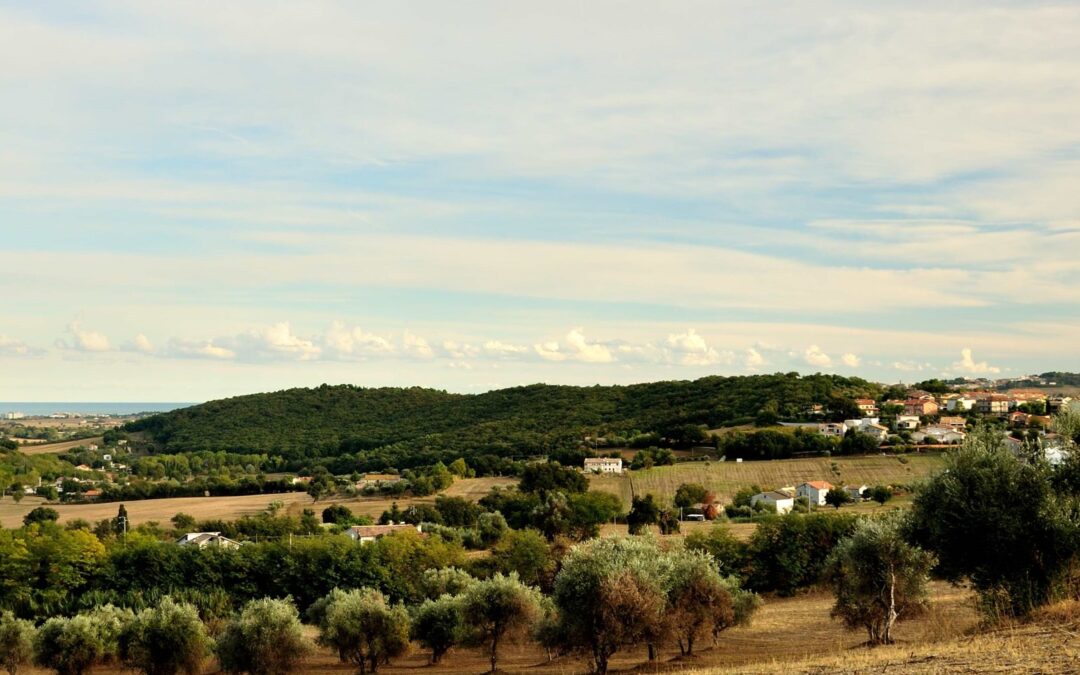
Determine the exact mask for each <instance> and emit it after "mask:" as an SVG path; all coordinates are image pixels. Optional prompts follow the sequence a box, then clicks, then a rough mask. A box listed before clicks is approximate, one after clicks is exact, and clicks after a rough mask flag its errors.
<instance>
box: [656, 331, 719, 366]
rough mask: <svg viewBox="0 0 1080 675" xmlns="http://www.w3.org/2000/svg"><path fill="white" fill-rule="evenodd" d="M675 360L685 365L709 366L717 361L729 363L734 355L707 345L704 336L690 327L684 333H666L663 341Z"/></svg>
mask: <svg viewBox="0 0 1080 675" xmlns="http://www.w3.org/2000/svg"><path fill="white" fill-rule="evenodd" d="M665 344H666V345H667V348H668V349H669V350H670V351H671V352H672V355H673V358H674V360H675V361H676V362H678V363H681V364H683V365H687V366H709V365H713V364H717V363H731V362H732V361H733V360H734V358H735V355H734V354H732V353H731V352H724V353H723V354H721V353H720V352H719V351H717V350H716V349H715V348H714V347H711V346H709V344H708V343H707V342H706V341H705V338H703V337H702V336H700V335H698V334H697V332H696V331H695V330H694V329H693V328H690V329H688V330H687V331H686V332H685V333H673V334H671V335H668V337H667V341H666V342H665Z"/></svg>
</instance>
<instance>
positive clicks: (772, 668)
mask: <svg viewBox="0 0 1080 675" xmlns="http://www.w3.org/2000/svg"><path fill="white" fill-rule="evenodd" d="M933 593H934V601H933V606H932V608H931V610H930V611H929V612H928V613H927V615H926V616H923V617H920V618H918V619H916V620H913V621H910V622H907V623H902V624H900V626H899V628H898V629H897V636H898V640H899V644H898V645H897V646H895V647H889V648H881V649H876V650H868V649H866V648H864V647H862V642H863V640H864V639H865V638H864V637H863V635H862V634H861V633H858V632H851V631H847V630H845V629H844V628H843V627H842V626H841V624H840V623H839V622H837V621H834V620H832V619H830V618H829V609H830V607H831V605H832V598H831V596H829V595H828V594H824V593H811V594H807V595H801V596H797V597H794V598H779V599H774V598H770V599H766V602H765V605H764V606H763V607H762V609H761V610H760V611H759V612H758V614H757V616H756V617H755V620H754V622H753V623H752V624H751V625H750V626H746V627H741V628H734V629H731V630H729V631H726V632H724V633H722V634H721V636H720V638H719V639H718V640H717V641H716V643H715V644H704V645H702V647H701V648H699V649H698V650H697V651H696V653H695V655H694V656H693V657H692V658H687V659H684V658H680V657H679V656H678V654H677V651H676V650H675V649H674V647H669V648H667V649H665V650H662V652H661V655H660V658H659V659H658V661H657V662H655V663H654V664H649V663H648V662H647V656H646V652H645V649H644V647H638V648H634V649H629V650H626V651H623V652H619V653H618V654H616V655H615V657H614V658H613V659H612V664H611V667H612V671H613V672H630V671H643V672H687V671H693V672H702V673H704V672H709V673H744V672H755V673H758V672H760V673H765V672H768V673H775V672H778V671H783V672H788V673H800V672H871V670H870V666H872V667H873V670H872V672H882V670H881V668H880V667H879V664H880V663H882V660H883V659H884V660H889V659H896V658H898V657H902V656H903V655H905V654H909V653H912V652H913V651H914V652H917V653H919V654H933V653H937V652H941V653H942V654H947V653H950V652H951V651H954V650H957V649H958V647H957V645H963V644H965V643H967V642H970V641H972V640H976V641H977V640H982V638H981V637H978V636H976V637H974V638H970V637H963V636H965V635H967V634H968V633H970V632H971V631H972V630H973V629H975V627H976V626H977V617H976V615H975V612H974V610H973V604H972V602H971V595H970V593H968V592H967V591H965V590H962V589H957V588H954V587H952V586H949V585H947V584H943V583H935V584H934V587H933ZM311 634H312V636H314V633H313V632H312V633H311ZM961 638H962V639H961ZM1063 640H1064V639H1063ZM1073 640H1075V637H1074V638H1073ZM986 642H987V643H988V644H989V643H992V642H993V641H992V640H987V641H986ZM1018 644H1019V643H1014V644H1013V646H1012V647H1011V651H1012V654H1013V658H1012V660H1011V661H1007V663H1013V664H1015V663H1017V661H1016V655H1017V654H1018V653H1019V652H1016V651H1015V650H1016V649H1018V648H1019V647H1018ZM1074 644H1075V643H1074ZM1001 651H1005V649H1004V648H1001ZM920 658H925V657H920ZM816 663H823V664H833V665H832V666H826V668H828V667H833V668H836V669H835V670H824V671H822V670H819V669H818V667H817V666H815V665H814V664H816ZM863 663H866V664H867V666H868V667H867V669H866V671H863V670H862V667H861V666H858V665H857V664H863ZM844 664H852V665H853V666H856V667H857V669H852V668H850V667H849V668H846V669H845V668H844ZM487 669H488V663H487V656H486V654H484V653H482V652H481V651H479V650H475V649H456V650H453V651H451V652H450V653H449V654H448V655H447V656H446V658H445V659H444V660H443V662H442V663H440V664H438V665H436V666H431V665H428V663H427V656H426V654H425V653H424V651H423V650H422V649H420V648H419V647H414V649H413V651H412V653H410V654H409V655H408V656H405V657H403V658H399V659H395V660H394V661H393V663H392V664H391V665H390V666H385V667H382V668H380V669H379V670H380V672H383V673H386V675H406V674H408V673H417V672H423V673H425V674H427V675H449V674H451V673H482V672H485V671H486V670H487ZM499 670H500V671H501V672H505V673H537V674H538V675H561V674H579V673H586V672H587V671H588V665H587V663H586V662H585V661H584V660H583V659H581V658H579V657H561V658H557V659H555V660H554V661H550V662H549V661H548V660H547V658H546V655H545V654H544V653H543V651H542V650H540V649H538V648H537V647H535V646H532V645H507V646H506V647H504V648H503V649H502V650H501V658H500V662H499ZM20 672H30V673H35V674H37V673H43V672H44V671H38V670H25V671H23V670H20ZM94 672H95V673H118V672H121V671H118V670H115V671H114V670H111V669H95V670H94ZM213 672H217V671H216V668H215V667H214V664H213V663H212V662H211V663H208V664H207V667H206V668H205V669H204V670H203V673H213ZM296 672H301V673H324V674H328V673H342V674H343V673H349V672H356V671H355V670H354V669H352V668H351V667H350V666H348V665H346V664H342V663H339V662H338V660H337V658H336V657H335V656H334V655H332V654H330V653H329V652H328V651H326V650H319V651H317V652H316V653H315V654H313V655H312V656H311V657H310V658H308V659H307V660H305V661H304V663H303V664H302V665H301V667H300V668H299V669H297V671H296ZM888 672H890V673H892V672H894V670H893V669H892V668H890V669H889V670H888ZM896 672H906V671H900V670H897V671H896ZM919 672H922V671H919ZM927 672H945V671H927ZM966 672H975V671H966ZM980 672H983V671H980ZM1042 672H1066V671H1064V670H1060V671H1055V670H1046V669H1044V670H1043V671H1042Z"/></svg>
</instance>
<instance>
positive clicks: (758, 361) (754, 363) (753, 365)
mask: <svg viewBox="0 0 1080 675" xmlns="http://www.w3.org/2000/svg"><path fill="white" fill-rule="evenodd" d="M744 358H745V361H746V368H747V369H748V370H757V369H758V368H760V367H761V366H764V365H766V363H767V361H765V357H764V356H762V355H761V352H759V351H758V350H756V349H754V348H753V347H748V348H747V349H746V353H745V355H744Z"/></svg>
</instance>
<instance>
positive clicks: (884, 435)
mask: <svg viewBox="0 0 1080 675" xmlns="http://www.w3.org/2000/svg"><path fill="white" fill-rule="evenodd" d="M859 431H861V432H862V433H864V434H866V435H868V436H873V437H874V440H876V441H877V442H878V443H884V442H885V441H887V440H889V427H886V426H882V425H880V424H867V425H866V426H865V427H863V428H861V429H859Z"/></svg>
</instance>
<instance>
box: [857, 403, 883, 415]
mask: <svg viewBox="0 0 1080 675" xmlns="http://www.w3.org/2000/svg"><path fill="white" fill-rule="evenodd" d="M855 405H857V406H859V412H861V413H862V414H863V417H874V416H876V415H877V414H878V407H877V401H875V400H874V399H872V398H857V399H855Z"/></svg>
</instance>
